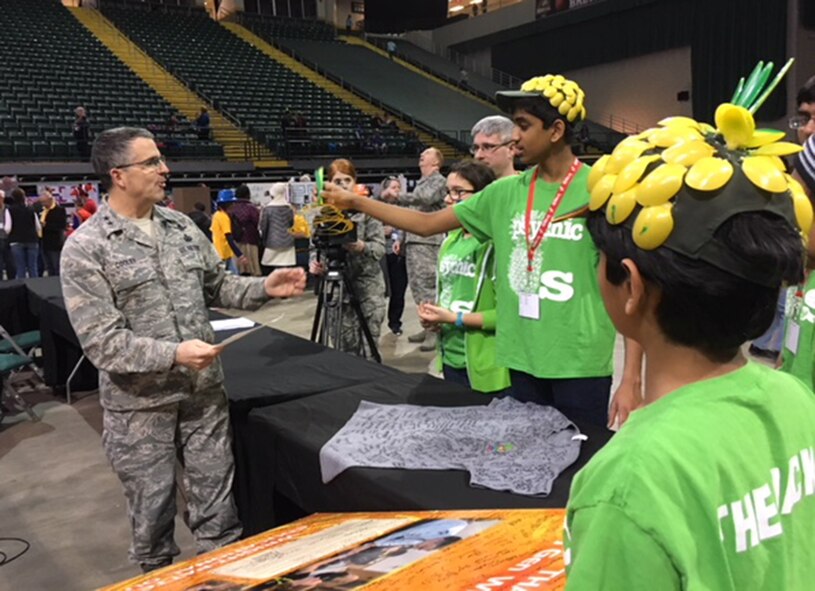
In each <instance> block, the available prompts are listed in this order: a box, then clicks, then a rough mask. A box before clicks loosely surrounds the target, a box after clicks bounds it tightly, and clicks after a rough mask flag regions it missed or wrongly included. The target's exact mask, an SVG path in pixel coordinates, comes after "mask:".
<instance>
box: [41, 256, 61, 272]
mask: <svg viewBox="0 0 815 591" xmlns="http://www.w3.org/2000/svg"><path fill="white" fill-rule="evenodd" d="M60 255H62V251H61V250H45V249H43V251H42V259H43V262H44V263H45V270H46V271H48V276H49V277H56V276H57V275H59V257H60Z"/></svg>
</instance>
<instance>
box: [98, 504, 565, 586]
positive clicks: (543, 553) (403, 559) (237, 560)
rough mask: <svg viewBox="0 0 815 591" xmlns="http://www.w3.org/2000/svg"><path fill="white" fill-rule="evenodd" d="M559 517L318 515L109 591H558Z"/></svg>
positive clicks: (513, 513)
mask: <svg viewBox="0 0 815 591" xmlns="http://www.w3.org/2000/svg"><path fill="white" fill-rule="evenodd" d="M564 517H565V511H564V510H562V509H551V510H538V509H529V510H526V509H520V510H491V511H423V512H407V513H402V512H399V513H344V514H318V515H312V516H311V517H308V518H306V519H303V520H300V521H296V522H294V523H292V524H289V525H286V526H283V527H280V528H277V529H273V530H270V531H268V532H265V533H263V534H259V535H257V536H254V537H252V538H249V539H247V540H244V541H242V542H238V543H236V544H232V545H230V546H227V547H225V548H221V549H220V550H216V551H213V552H210V553H208V554H203V555H201V556H198V557H197V558H195V559H193V560H188V561H187V562H182V563H179V564H177V565H174V566H169V567H167V568H164V569H161V570H158V571H154V572H152V573H149V574H147V575H143V576H141V577H137V578H135V579H131V580H129V581H126V582H124V583H119V584H117V585H112V586H110V587H106V588H105V589H107V590H109V591H148V590H152V589H162V590H163V591H204V590H207V591H239V590H241V591H243V590H250V589H251V590H258V591H260V590H268V591H271V590H275V591H284V590H285V591H288V590H292V591H294V590H297V589H300V590H306V589H333V590H337V591H339V590H342V591H349V590H351V589H365V590H366V591H375V590H378V591H384V590H386V589H387V590H388V591H415V590H417V589H422V590H425V591H436V590H438V591H453V590H461V591H465V590H466V591H525V590H530V589H535V590H540V591H554V590H562V589H563V588H564V587H565V583H566V579H565V574H564V564H563V545H562V542H561V537H562V527H563V519H564Z"/></svg>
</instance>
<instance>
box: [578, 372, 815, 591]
mask: <svg viewBox="0 0 815 591" xmlns="http://www.w3.org/2000/svg"><path fill="white" fill-rule="evenodd" d="M813 425H815V395H813V394H812V392H810V391H808V390H807V389H806V388H805V387H804V386H803V385H802V384H801V383H800V382H799V381H798V380H796V379H795V378H792V377H790V376H789V375H786V374H784V373H782V372H779V371H775V370H773V369H770V368H768V367H765V366H762V365H760V364H757V363H748V364H747V365H746V366H745V367H742V368H740V369H738V370H736V371H733V372H730V373H729V374H727V375H724V376H720V377H717V378H714V379H710V380H704V381H701V382H697V383H695V384H690V385H688V386H685V387H683V388H680V389H678V390H676V391H675V392H672V393H671V394H669V395H667V396H665V397H664V398H662V399H660V400H658V401H656V402H654V403H652V404H650V405H648V406H646V407H644V408H642V409H640V410H638V411H636V412H634V413H633V414H632V415H631V417H630V418H629V419H628V421H627V422H626V424H625V425H624V426H623V428H622V429H621V430H620V432H619V433H618V434H616V435H615V436H614V437H613V438H612V440H611V441H610V442H609V443H608V444H607V445H606V447H605V448H603V449H602V450H601V451H600V452H599V453H598V454H597V455H596V456H594V457H593V458H592V459H591V460H590V461H589V463H588V464H587V465H586V467H585V468H583V469H582V470H581V471H580V472H579V473H578V474H577V476H576V477H575V480H574V482H573V483H572V490H571V495H570V498H569V505H568V512H567V523H566V531H565V534H564V538H565V543H566V547H567V550H566V553H565V554H564V556H565V558H566V562H567V572H568V579H567V587H566V588H567V590H570V591H582V590H584V589H585V590H589V589H591V590H595V589H605V590H618V589H619V590H621V591H622V590H625V591H637V590H639V589H642V590H646V589H647V590H648V591H652V590H654V589H659V590H660V591H671V590H677V589H683V590H688V591H692V590H699V591H701V590H705V591H707V590H710V591H713V590H715V591H728V590H733V591H736V590H738V591H744V590H745V589H762V590H767V591H776V590H781V589H784V590H785V591H796V590H804V589H812V588H813V584H814V582H815V543H813V541H814V539H815V538H814V537H813V536H814V535H815V429H813Z"/></svg>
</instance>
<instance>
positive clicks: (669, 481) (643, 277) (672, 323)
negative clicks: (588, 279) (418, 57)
mask: <svg viewBox="0 0 815 591" xmlns="http://www.w3.org/2000/svg"><path fill="white" fill-rule="evenodd" d="M759 90H760V89H759ZM738 95H739V93H738V92H737V96H738ZM747 102H750V101H749V100H748V101H747ZM734 103H735V104H725V105H721V106H720V107H719V109H718V110H717V112H716V125H717V129H713V128H712V127H710V126H706V125H705V124H699V123H697V122H696V121H693V120H691V119H688V118H685V117H674V118H669V119H665V120H663V121H662V122H661V123H662V127H660V128H657V129H651V130H647V131H645V132H643V133H642V134H639V135H638V136H636V137H635V138H629V139H627V140H625V141H623V142H622V143H621V144H620V145H619V146H618V147H617V148H616V149H615V151H614V152H613V153H612V154H611V155H610V156H605V157H603V158H601V160H600V161H598V163H597V164H596V165H595V166H594V168H593V170H592V178H590V180H589V186H590V187H591V189H592V193H591V202H590V209H591V210H592V213H591V214H590V216H589V221H588V230H589V232H590V233H591V235H592V237H593V239H594V241H595V243H596V244H597V247H598V248H599V249H600V252H601V259H600V265H599V269H598V274H599V281H600V288H601V291H602V293H603V299H604V301H605V305H606V308H607V310H608V312H609V315H610V316H611V319H612V320H613V322H614V325H615V326H616V327H617V329H618V330H619V331H620V332H621V333H622V334H624V335H626V336H627V337H629V338H632V339H634V340H636V341H637V342H639V343H640V344H641V345H642V347H643V349H644V351H645V355H646V359H647V367H648V371H647V374H646V381H645V406H644V408H642V409H640V410H638V411H637V412H636V413H634V414H633V415H632V416H631V418H630V419H629V420H628V422H627V423H626V424H625V426H624V427H623V428H622V429H621V430H620V432H619V433H618V434H617V435H616V436H615V437H614V438H613V439H612V440H611V442H610V443H609V444H608V445H606V447H605V448H604V449H602V450H601V451H600V452H598V454H597V455H596V456H595V457H594V458H592V460H591V461H590V462H589V464H588V465H587V466H586V467H585V468H584V469H583V470H582V471H581V472H580V473H579V474H578V475H577V477H576V478H575V480H574V482H573V484H572V490H571V495H570V499H569V504H568V512H567V520H566V535H565V538H566V546H567V550H566V553H565V558H566V563H567V567H568V581H567V589H569V590H582V589H591V590H594V589H608V590H611V589H615V590H616V589H619V590H626V591H632V590H637V589H648V590H651V589H659V590H660V591H664V590H675V589H676V590H678V589H716V590H717V591H721V590H742V589H766V590H777V589H784V590H786V591H790V590H798V589H800V590H803V589H811V588H812V581H813V580H815V546H813V545H812V533H813V524H815V431H813V425H815V396H813V394H812V392H811V391H809V390H808V389H807V388H806V387H804V386H803V385H802V384H801V383H800V382H799V381H798V380H796V379H794V378H792V377H790V376H788V375H785V374H784V373H781V372H777V371H774V370H772V369H770V368H768V367H765V366H762V365H760V364H755V363H751V362H748V361H747V360H746V359H745V358H744V356H743V355H742V353H741V347H742V345H743V343H744V342H745V341H747V340H749V339H751V338H755V337H756V336H758V335H759V334H761V332H762V331H764V330H765V329H766V328H767V326H769V324H770V323H771V321H772V318H773V314H774V312H775V303H776V298H777V294H778V290H779V289H780V287H781V285H782V284H783V283H795V282H797V281H800V280H801V278H802V276H803V270H804V239H803V236H805V235H806V234H807V233H808V232H809V229H810V226H811V224H812V207H811V205H810V203H809V200H808V199H807V197H806V195H805V194H804V192H803V189H802V188H801V186H800V185H799V184H798V183H797V182H796V181H794V180H792V178H791V177H789V176H788V175H785V174H784V173H782V172H781V171H780V170H779V169H778V168H777V163H776V161H775V160H774V158H775V156H776V155H786V154H789V153H792V152H794V151H795V150H796V149H798V147H797V146H795V145H794V144H786V143H784V142H775V141H774V140H775V139H778V137H779V135H778V134H776V133H775V132H767V131H766V130H758V131H756V130H755V123H754V121H753V117H752V113H753V112H754V111H755V110H756V109H757V105H755V104H754V105H752V108H751V110H748V109H747V108H745V105H744V104H743V103H742V104H740V103H739V101H738V100H736V99H734ZM759 104H760V103H759ZM746 106H749V105H746ZM780 135H781V136H782V137H783V134H780Z"/></svg>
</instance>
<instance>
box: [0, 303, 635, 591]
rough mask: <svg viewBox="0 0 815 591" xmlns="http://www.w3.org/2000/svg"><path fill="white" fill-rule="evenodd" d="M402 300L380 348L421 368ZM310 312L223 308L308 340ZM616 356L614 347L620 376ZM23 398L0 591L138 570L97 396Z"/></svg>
mask: <svg viewBox="0 0 815 591" xmlns="http://www.w3.org/2000/svg"><path fill="white" fill-rule="evenodd" d="M407 301H408V302H409V303H408V305H407V306H406V309H405V315H404V321H405V326H404V335H402V336H400V337H396V336H394V335H393V334H391V333H390V331H388V329H387V328H386V327H385V328H384V330H383V334H382V337H381V339H380V349H381V352H382V355H383V359H384V361H385V363H387V364H388V365H391V366H394V367H397V368H399V369H401V370H403V371H406V372H426V371H428V370H429V368H430V367H431V365H432V360H433V354H432V353H422V352H420V351H419V350H418V345H413V344H410V343H408V340H407V336H408V335H410V334H413V333H414V332H417V331H418V330H419V324H418V319H417V317H416V313H415V308H414V306H413V305H412V300H411V299H410V296H409V294H408V297H407ZM314 306H315V298H314V296H313V295H307V296H303V297H301V298H296V299H292V300H289V301H273V302H270V303H269V304H268V305H266V306H264V307H263V308H262V309H260V310H258V311H256V312H253V313H248V314H244V313H242V312H240V311H227V312H229V313H233V314H235V315H245V316H248V317H249V318H252V319H253V320H255V321H258V322H262V323H264V324H269V325H270V326H273V327H275V328H277V329H279V330H284V331H287V332H290V333H292V334H296V335H298V336H302V337H305V338H308V335H309V333H310V328H311V322H312V317H313V313H314ZM621 359H622V347H621V345H620V343H619V342H618V345H617V353H616V355H615V361H616V363H615V366H616V368H617V370H618V371H617V372H616V374H619V369H620V365H621ZM27 399H28V400H30V401H31V402H32V403H35V404H36V411H37V412H38V413H39V415H40V416H41V417H42V421H41V422H38V423H32V422H30V421H29V420H28V418H27V417H26V415H25V414H22V413H21V414H19V415H16V416H11V417H6V419H5V420H4V421H3V423H2V425H0V563H2V562H3V558H4V557H5V560H6V561H8V560H9V559H11V558H13V557H14V556H15V555H17V554H19V552H20V551H22V550H23V549H24V548H25V547H26V544H30V547H29V548H28V550H27V551H26V552H25V553H24V554H22V555H20V556H19V557H18V558H16V559H14V560H13V561H11V562H6V563H5V564H3V565H0V590H6V589H9V590H12V589H14V590H17V589H33V590H50V589H55V590H56V589H59V590H61V591H62V590H65V591H69V590H73V589H77V590H79V589H92V588H96V587H100V586H104V585H107V584H111V583H115V582H117V581H121V580H124V579H127V578H129V577H132V576H135V575H137V574H139V571H138V569H137V568H136V567H134V566H133V565H131V564H130V563H129V562H128V559H127V547H128V543H129V526H128V522H127V515H126V510H125V502H124V496H123V494H122V490H121V487H120V485H119V481H118V480H117V478H116V476H115V475H114V474H113V472H112V471H111V469H110V467H109V465H108V463H107V459H106V458H105V455H104V453H103V451H102V446H101V441H100V434H101V430H102V413H101V409H100V408H99V401H98V395H97V393H95V392H92V393H85V394H84V395H82V397H81V398H80V399H79V400H78V401H76V402H75V403H74V404H73V405H71V406H68V405H67V404H65V403H64V402H62V401H59V400H57V399H56V398H54V397H53V396H52V395H51V394H50V392H48V391H45V392H43V391H38V392H34V393H31V394H28V395H27ZM179 504H180V503H179ZM14 538H19V539H22V540H25V544H24V543H21V542H19V541H16V540H15V539H14ZM176 538H177V541H178V544H179V546H180V547H181V549H182V555H181V557H180V558H181V559H183V558H187V557H190V556H192V554H193V541H192V538H191V536H190V534H189V531H188V530H187V528H186V526H184V525H183V523H182V522H181V519H177V522H176Z"/></svg>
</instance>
